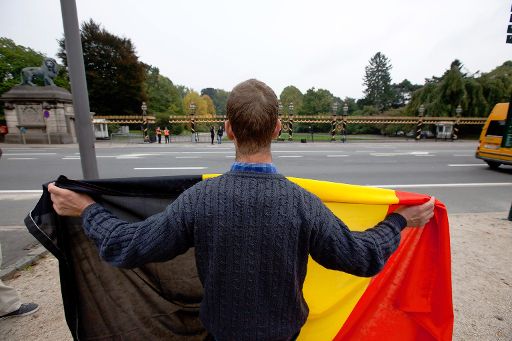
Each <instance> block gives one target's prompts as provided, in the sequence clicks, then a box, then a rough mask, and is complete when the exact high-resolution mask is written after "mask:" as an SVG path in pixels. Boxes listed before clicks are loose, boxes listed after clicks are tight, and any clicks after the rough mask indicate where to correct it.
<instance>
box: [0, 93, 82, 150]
mask: <svg viewBox="0 0 512 341" xmlns="http://www.w3.org/2000/svg"><path fill="white" fill-rule="evenodd" d="M0 99H1V100H2V101H3V102H4V112H5V120H6V121H7V129H8V130H9V133H8V134H7V135H6V136H5V142H6V143H55V144H60V143H76V134H75V122H74V119H75V114H74V111H73V104H72V98H71V94H70V93H69V91H67V90H66V89H63V88H60V87H58V86H29V85H18V86H15V87H14V88H12V89H11V90H9V91H8V92H6V93H4V94H3V95H2V97H1V98H0Z"/></svg>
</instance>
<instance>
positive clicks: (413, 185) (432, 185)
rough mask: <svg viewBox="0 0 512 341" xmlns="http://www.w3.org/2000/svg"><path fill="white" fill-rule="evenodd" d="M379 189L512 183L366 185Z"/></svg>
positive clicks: (494, 185)
mask: <svg viewBox="0 0 512 341" xmlns="http://www.w3.org/2000/svg"><path fill="white" fill-rule="evenodd" d="M366 186H370V187H379V188H434V187H499V186H512V182H480V183H459V184H409V185H366Z"/></svg>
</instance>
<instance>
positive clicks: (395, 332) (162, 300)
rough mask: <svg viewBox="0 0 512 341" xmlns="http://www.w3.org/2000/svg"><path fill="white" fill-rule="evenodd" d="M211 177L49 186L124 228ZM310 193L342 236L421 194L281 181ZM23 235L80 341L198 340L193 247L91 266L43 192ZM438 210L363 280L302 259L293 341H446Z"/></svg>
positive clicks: (78, 233)
mask: <svg viewBox="0 0 512 341" xmlns="http://www.w3.org/2000/svg"><path fill="white" fill-rule="evenodd" d="M212 176H216V175H203V176H172V177H152V178H124V179H102V180H90V181H85V180H83V181H74V180H70V179H67V178H66V177H63V176H61V177H59V179H58V180H57V181H56V183H57V185H58V186H59V187H62V188H67V189H71V190H74V191H77V192H82V193H86V194H89V195H91V196H92V197H93V198H94V199H95V200H96V201H98V202H100V203H101V204H102V205H104V206H105V207H106V208H107V209H109V210H110V211H111V212H112V213H114V214H116V215H118V216H119V217H120V218H122V219H125V220H127V221H138V220H142V219H144V218H146V217H148V216H150V215H152V214H155V213H157V212H160V211H162V210H163V209H164V208H165V207H166V206H167V205H169V204H170V203H171V202H172V201H173V200H174V199H176V198H177V197H178V196H179V194H180V193H182V192H183V191H184V190H186V189H187V188H189V187H191V186H192V185H194V184H195V183H197V182H199V181H202V180H203V179H207V178H209V177H212ZM289 179H290V180H291V181H293V182H295V183H297V184H298V185H300V186H302V187H304V188H305V189H307V190H309V191H310V192H312V193H314V194H315V195H317V196H318V197H319V198H320V199H321V200H322V201H323V202H324V203H325V204H326V206H327V207H329V208H330V209H331V210H332V211H333V213H334V214H336V215H337V216H338V217H339V218H340V219H342V220H343V221H344V222H345V223H346V224H347V225H348V227H349V228H350V229H351V230H355V231H362V230H364V229H366V228H369V227H372V226H373V225H375V224H376V223H378V222H379V221H381V220H383V219H384V218H385V216H386V215H387V214H389V213H390V212H392V211H393V210H394V209H396V207H397V206H399V205H416V204H421V203H424V202H426V201H427V200H428V199H429V197H428V196H426V195H422V194H415V193H407V192H399V191H393V190H389V189H379V188H372V187H365V186H355V185H347V184H339V183H332V182H326V181H316V180H309V179H299V178H289ZM25 224H26V225H27V228H28V229H29V231H30V232H31V233H32V234H33V235H34V236H35V237H36V238H37V239H38V240H39V241H40V242H41V243H42V244H43V245H44V246H45V247H46V248H47V249H48V250H49V251H50V252H51V253H52V254H54V255H55V256H56V257H57V259H58V260H59V273H60V279H61V290H62V297H63V302H64V309H65V316H66V321H67V323H68V326H69V328H70V331H71V334H72V335H73V337H74V338H75V339H77V340H78V339H80V340H117V339H126V340H132V339H166V340H202V339H204V338H205V337H206V335H207V333H206V331H205V330H204V328H203V327H202V325H201V322H200V321H199V304H200V301H201V298H202V288H201V284H200V282H199V278H198V276H197V271H196V268H195V259H194V251H193V249H191V250H189V251H188V252H187V253H185V254H183V255H180V256H178V257H177V258H175V259H173V260H171V261H168V262H163V263H152V264H147V265H145V266H144V267H141V268H137V269H119V268H114V267H112V266H110V265H108V264H107V263H105V262H103V261H102V260H101V259H99V257H98V254H97V250H96V248H95V246H94V245H93V244H92V242H91V241H89V240H88V238H87V237H86V236H85V234H84V233H83V231H82V226H81V220H80V219H77V218H67V217H59V216H58V215H57V214H56V213H55V212H54V210H53V208H52V203H51V200H50V196H49V193H48V191H47V187H46V185H44V186H43V194H42V196H41V199H40V200H39V202H38V203H37V205H36V207H35V208H34V209H33V210H32V211H31V212H30V213H29V215H28V216H27V217H26V218H25ZM448 228H449V226H448V218H447V212H446V208H445V206H444V205H443V204H442V203H441V202H439V201H436V206H435V215H434V218H433V219H432V221H431V222H430V223H428V224H427V225H426V226H425V227H424V228H406V229H405V230H404V231H402V236H401V242H400V246H399V248H398V249H397V250H396V252H395V253H394V254H393V255H392V256H391V258H390V259H389V261H388V262H387V264H386V266H385V267H384V269H383V270H382V271H381V272H380V273H379V274H378V275H376V276H374V277H372V278H361V277H357V276H352V275H349V274H346V273H342V272H337V271H332V270H327V269H325V268H323V267H321V266H319V265H318V264H316V263H315V262H314V261H313V260H312V259H310V260H309V263H308V273H307V277H306V281H305V283H304V289H303V290H304V296H305V298H306V301H307V303H308V306H309V308H310V315H309V318H308V321H307V322H306V324H305V325H304V327H303V329H302V330H301V333H300V335H299V340H315V341H317V340H319V341H321V340H333V339H334V340H388V339H389V340H425V341H427V340H443V341H444V340H451V336H452V330H453V306H452V297H451V293H452V291H451V269H450V265H451V264H450V239H449V230H448Z"/></svg>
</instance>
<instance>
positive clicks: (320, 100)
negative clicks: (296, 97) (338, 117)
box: [300, 88, 334, 115]
mask: <svg viewBox="0 0 512 341" xmlns="http://www.w3.org/2000/svg"><path fill="white" fill-rule="evenodd" d="M333 99H334V96H333V95H332V93H331V92H330V91H329V90H325V89H318V90H315V88H311V89H309V90H308V91H306V94H305V95H304V97H303V101H302V109H301V112H300V114H302V115H318V114H324V115H325V114H328V113H331V111H332V104H333Z"/></svg>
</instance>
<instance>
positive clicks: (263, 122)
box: [226, 79, 280, 155]
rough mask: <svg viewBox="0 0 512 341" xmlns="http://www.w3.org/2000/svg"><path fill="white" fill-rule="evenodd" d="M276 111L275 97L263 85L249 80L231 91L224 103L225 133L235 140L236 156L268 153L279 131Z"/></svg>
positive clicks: (268, 88)
mask: <svg viewBox="0 0 512 341" xmlns="http://www.w3.org/2000/svg"><path fill="white" fill-rule="evenodd" d="M278 108H279V103H278V101H277V96H276V94H275V93H274V91H273V90H272V89H271V88H270V87H269V86H268V85H266V84H265V83H263V82H260V81H258V80H256V79H249V80H247V81H245V82H242V83H240V84H238V85H237V86H235V87H234V88H233V90H232V91H231V93H230V94H229V97H228V101H227V108H226V113H227V119H228V122H227V123H226V131H227V133H228V136H229V137H230V138H233V137H234V139H235V140H236V146H237V152H238V153H240V154H242V155H250V154H255V153H258V152H263V151H266V150H269V149H270V143H271V142H272V138H274V137H275V136H276V132H277V133H278V132H279V129H280V122H278V116H277V112H278ZM231 134H232V135H234V136H230V135H231Z"/></svg>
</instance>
